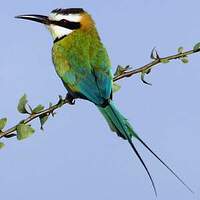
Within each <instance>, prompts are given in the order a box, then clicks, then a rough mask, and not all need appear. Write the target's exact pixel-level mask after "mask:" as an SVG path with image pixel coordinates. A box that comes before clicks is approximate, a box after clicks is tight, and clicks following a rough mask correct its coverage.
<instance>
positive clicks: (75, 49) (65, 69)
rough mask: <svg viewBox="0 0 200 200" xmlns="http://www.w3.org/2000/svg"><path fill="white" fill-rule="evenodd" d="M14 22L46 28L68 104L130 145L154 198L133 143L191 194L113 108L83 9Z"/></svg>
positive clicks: (100, 48) (105, 68) (99, 48)
mask: <svg viewBox="0 0 200 200" xmlns="http://www.w3.org/2000/svg"><path fill="white" fill-rule="evenodd" d="M16 18H19V19H24V20H31V21H35V22H38V23H41V24H43V25H45V26H46V27H47V29H48V30H49V31H50V33H51V35H52V38H53V47H52V60H53V64H54V66H55V71H56V73H57V75H58V76H59V78H60V79H61V80H62V83H63V84H64V87H65V88H66V89H67V98H68V99H69V100H70V101H71V102H73V101H74V100H75V99H84V100H87V101H89V102H91V103H93V104H94V105H95V106H96V107H97V108H98V110H99V111H100V113H101V114H102V115H103V116H104V118H105V120H106V121H107V123H108V125H109V127H110V129H111V130H112V131H113V132H115V133H116V134H117V135H118V136H119V137H120V138H122V139H124V140H125V141H127V142H128V143H129V144H130V147H131V148H132V150H133V152H134V153H135V154H136V156H137V157H138V158H139V160H140V162H141V163H142V165H143V167H144V169H145V171H146V172H147V175H148V177H149V179H150V181H151V185H152V187H153V190H154V193H155V195H156V196H157V189H156V186H155V183H154V180H153V178H152V176H151V174H150V172H149V170H148V168H147V166H146V164H145V163H144V161H143V159H142V157H141V156H140V154H139V152H138V151H137V149H136V147H135V145H134V143H133V141H134V139H137V140H138V141H139V142H140V143H141V144H142V145H143V146H144V147H145V148H146V149H147V150H148V151H149V152H150V153H151V154H152V155H153V156H154V157H155V158H157V159H158V160H159V161H160V162H161V163H162V164H163V165H164V166H165V167H166V168H167V169H168V170H169V171H170V172H171V173H172V174H173V175H174V176H175V177H176V178H177V179H178V180H179V181H180V182H181V183H182V184H183V185H184V186H185V187H186V188H187V189H188V190H189V191H190V192H192V193H193V190H192V189H191V188H190V187H189V186H188V185H187V184H186V183H185V182H184V181H183V180H182V179H181V178H180V177H179V176H178V175H177V174H176V173H175V172H174V171H173V170H172V169H171V168H170V167H169V166H168V165H167V164H166V163H165V162H164V161H163V160H162V159H161V158H160V157H159V156H158V155H157V154H156V153H154V151H153V150H152V149H151V148H150V147H149V146H148V145H147V144H146V143H145V142H144V141H143V140H142V139H141V138H140V137H139V135H138V134H137V133H136V132H135V131H134V129H133V127H132V126H131V124H130V123H129V121H128V120H127V118H126V117H124V115H123V114H121V112H120V111H119V110H118V108H117V106H116V105H115V103H114V101H113V89H112V88H113V75H112V71H111V66H112V65H111V61H110V59H109V55H108V53H107V50H106V48H105V46H104V44H103V43H102V41H101V38H100V35H99V33H98V31H97V28H96V24H95V22H94V20H93V18H92V16H91V15H90V14H89V13H88V12H87V11H85V10H84V9H83V8H65V9H62V8H59V9H54V10H53V11H52V12H50V14H49V16H45V15H38V14H26V15H18V16H16Z"/></svg>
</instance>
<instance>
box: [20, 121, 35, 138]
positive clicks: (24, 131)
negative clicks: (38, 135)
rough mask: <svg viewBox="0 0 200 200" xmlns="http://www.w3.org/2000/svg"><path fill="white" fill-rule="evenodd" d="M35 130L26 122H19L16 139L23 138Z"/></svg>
mask: <svg viewBox="0 0 200 200" xmlns="http://www.w3.org/2000/svg"><path fill="white" fill-rule="evenodd" d="M34 132H35V130H34V129H33V128H32V127H31V126H30V125H27V124H19V125H18V126H17V139H18V140H24V139H26V138H28V137H30V136H32V135H33V134H34Z"/></svg>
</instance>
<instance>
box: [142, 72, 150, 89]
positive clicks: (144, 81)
mask: <svg viewBox="0 0 200 200" xmlns="http://www.w3.org/2000/svg"><path fill="white" fill-rule="evenodd" d="M150 71H151V70H148V71H147V72H145V71H144V72H141V80H142V82H143V83H144V84H146V85H151V86H152V84H151V83H149V82H147V81H146V80H145V79H144V77H145V75H146V74H148V73H150Z"/></svg>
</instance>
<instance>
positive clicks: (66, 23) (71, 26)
mask: <svg viewBox="0 0 200 200" xmlns="http://www.w3.org/2000/svg"><path fill="white" fill-rule="evenodd" d="M51 24H55V25H57V26H61V27H64V28H67V29H70V30H75V29H79V28H80V27H81V24H80V22H71V21H68V20H66V19H62V20H60V21H51Z"/></svg>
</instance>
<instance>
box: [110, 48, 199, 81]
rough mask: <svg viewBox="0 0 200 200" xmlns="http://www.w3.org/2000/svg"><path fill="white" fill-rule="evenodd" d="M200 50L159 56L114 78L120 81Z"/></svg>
mask: <svg viewBox="0 0 200 200" xmlns="http://www.w3.org/2000/svg"><path fill="white" fill-rule="evenodd" d="M199 51H200V50H196V51H195V50H190V51H185V52H183V53H177V54H175V55H172V56H167V57H163V58H157V59H155V60H153V61H152V62H150V63H148V64H146V65H144V66H142V67H138V68H136V69H133V70H131V71H127V72H123V73H122V74H120V75H118V76H115V77H114V78H113V81H118V80H120V79H123V78H128V77H130V76H133V75H134V74H138V73H142V72H144V71H148V70H149V69H152V68H153V67H154V66H156V65H158V64H160V63H162V61H163V60H168V61H170V60H174V59H180V58H183V57H186V56H188V55H191V54H194V53H197V52H199Z"/></svg>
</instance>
